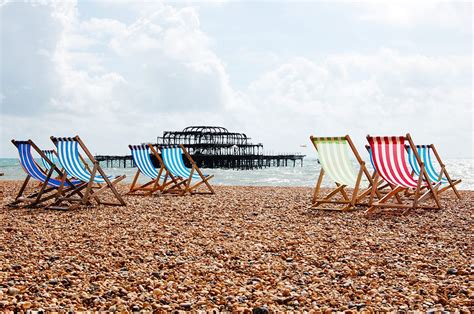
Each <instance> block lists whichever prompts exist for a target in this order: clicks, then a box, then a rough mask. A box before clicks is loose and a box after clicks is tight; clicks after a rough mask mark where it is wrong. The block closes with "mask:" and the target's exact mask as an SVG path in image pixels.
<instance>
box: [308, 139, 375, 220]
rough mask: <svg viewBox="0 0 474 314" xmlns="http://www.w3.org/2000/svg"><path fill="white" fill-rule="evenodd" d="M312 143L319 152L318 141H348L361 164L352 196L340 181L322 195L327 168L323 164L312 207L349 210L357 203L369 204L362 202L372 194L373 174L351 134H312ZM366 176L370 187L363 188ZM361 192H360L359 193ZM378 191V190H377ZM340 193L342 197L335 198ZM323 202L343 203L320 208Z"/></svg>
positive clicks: (346, 186)
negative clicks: (339, 135) (329, 135)
mask: <svg viewBox="0 0 474 314" xmlns="http://www.w3.org/2000/svg"><path fill="white" fill-rule="evenodd" d="M310 139H311V143H312V144H313V146H314V148H315V149H316V151H317V152H318V153H319V150H318V145H317V144H316V142H318V141H319V142H321V141H346V142H347V144H348V145H349V148H350V149H351V151H352V153H353V155H354V156H355V158H356V160H357V163H358V164H359V171H358V174H357V180H356V183H355V186H354V187H353V188H354V189H353V191H352V196H350V197H349V195H350V192H349V191H347V190H346V189H347V188H348V185H345V184H342V183H340V182H334V183H335V185H336V187H335V188H334V189H333V190H332V191H331V192H329V193H328V194H327V195H326V196H323V197H320V195H319V194H320V191H321V184H322V182H323V177H324V175H325V172H326V171H325V170H324V165H323V164H321V170H320V172H319V177H318V180H317V182H316V187H315V188H314V192H313V197H312V202H311V208H312V209H324V210H336V211H347V210H351V209H354V208H355V206H357V205H364V206H367V205H369V204H368V203H364V202H362V200H363V199H365V198H368V196H369V195H370V192H371V191H372V184H373V179H372V176H371V175H370V172H369V171H368V169H367V167H366V165H365V162H364V161H363V160H362V158H361V157H360V155H359V153H358V151H357V149H356V147H355V145H354V143H353V142H352V140H351V138H350V136H349V135H346V136H344V137H314V136H310ZM363 176H365V178H366V179H367V181H368V182H369V184H368V187H367V188H364V189H361V182H362V177H363ZM359 192H360V193H359ZM377 193H378V192H377ZM338 194H340V196H342V199H334V197H335V196H336V195H338ZM322 204H334V205H343V207H342V208H340V207H338V208H320V207H319V206H320V205H322Z"/></svg>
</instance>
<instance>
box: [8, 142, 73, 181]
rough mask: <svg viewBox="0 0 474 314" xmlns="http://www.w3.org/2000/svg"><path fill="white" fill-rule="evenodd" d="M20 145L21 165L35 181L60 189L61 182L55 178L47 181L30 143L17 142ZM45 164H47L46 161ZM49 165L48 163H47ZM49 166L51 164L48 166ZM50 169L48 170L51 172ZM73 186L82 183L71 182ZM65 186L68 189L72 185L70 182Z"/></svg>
mask: <svg viewBox="0 0 474 314" xmlns="http://www.w3.org/2000/svg"><path fill="white" fill-rule="evenodd" d="M17 143H18V145H17V147H18V152H19V154H20V165H21V167H22V168H23V170H25V172H26V173H27V174H28V175H30V176H31V177H32V178H33V179H35V180H38V181H40V182H41V183H46V184H47V185H49V186H53V187H56V188H58V187H60V186H61V180H57V179H54V178H49V179H48V180H47V176H46V174H45V173H44V172H43V170H42V169H41V168H39V167H38V165H37V164H36V162H35V160H34V158H33V155H32V154H31V145H30V144H29V143H28V142H17ZM43 162H46V161H45V160H44V161H43ZM46 163H47V162H46ZM48 166H49V164H48ZM50 168H51V167H49V169H50ZM49 169H48V170H49ZM71 182H72V184H74V185H76V184H79V183H80V181H71ZM64 186H65V187H68V186H70V184H69V183H68V182H64Z"/></svg>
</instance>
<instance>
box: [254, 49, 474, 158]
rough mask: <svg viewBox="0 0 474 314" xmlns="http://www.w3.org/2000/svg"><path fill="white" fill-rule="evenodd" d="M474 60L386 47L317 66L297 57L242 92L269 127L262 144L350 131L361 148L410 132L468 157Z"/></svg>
mask: <svg viewBox="0 0 474 314" xmlns="http://www.w3.org/2000/svg"><path fill="white" fill-rule="evenodd" d="M471 62H472V61H471V59H470V58H469V57H451V58H442V57H426V56H422V55H409V56H405V55H401V54H399V53H397V52H395V51H392V50H389V49H381V50H380V51H378V52H377V53H374V54H368V55H367V54H365V55H358V54H350V55H333V56H330V57H327V58H325V59H324V60H322V61H320V62H315V61H311V60H308V59H304V58H296V59H292V60H289V61H288V62H286V63H284V64H282V65H280V66H279V67H278V68H277V69H275V70H273V71H270V72H268V73H265V74H264V75H262V76H261V77H260V78H259V79H257V80H256V81H255V82H254V83H252V84H251V86H250V87H249V89H248V91H247V93H248V97H249V99H250V102H251V103H253V104H255V107H256V110H258V112H257V114H254V115H255V116H257V117H265V125H266V127H267V125H270V127H267V128H268V130H269V132H271V134H272V137H269V140H267V142H268V144H270V145H272V146H274V147H278V146H279V145H281V144H280V143H281V142H295V140H298V141H299V142H300V143H305V142H306V141H307V137H308V135H309V134H319V135H321V136H334V135H338V134H339V135H342V134H346V133H349V134H352V135H353V136H354V137H355V138H357V139H358V142H359V143H360V144H363V142H364V138H365V135H366V134H367V133H372V134H379V135H380V134H405V133H407V132H411V133H413V136H414V137H415V139H417V140H419V141H420V142H429V143H431V142H432V141H433V139H437V142H439V143H440V145H443V148H446V147H450V148H452V149H451V151H450V155H451V156H469V155H470V154H471V150H472V133H471V132H469V130H472V120H470V119H468V118H466V117H470V116H472V113H473V109H472V102H471V101H472V89H471V80H470V75H471V69H472V63H471ZM254 123H255V125H256V127H255V128H253V129H252V131H253V132H255V133H258V132H259V131H258V130H259V127H260V123H258V121H254ZM297 143H298V142H297ZM453 143H466V144H465V145H462V146H455V145H453ZM295 147H296V145H295Z"/></svg>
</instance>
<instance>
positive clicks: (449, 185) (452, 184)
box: [407, 144, 462, 199]
mask: <svg viewBox="0 0 474 314" xmlns="http://www.w3.org/2000/svg"><path fill="white" fill-rule="evenodd" d="M416 148H417V152H418V155H420V154H419V151H418V149H419V148H423V149H427V150H428V151H427V152H426V154H430V152H433V155H434V156H435V158H436V161H437V162H438V164H439V166H440V167H441V169H440V171H439V173H438V175H437V176H436V175H435V174H434V173H433V172H434V169H433V168H432V167H433V165H432V164H431V165H429V166H426V165H427V163H430V162H431V158H430V157H429V158H428V159H429V160H426V158H422V156H420V159H421V160H422V161H423V162H424V164H425V168H426V167H431V169H432V170H431V173H432V175H431V176H430V173H429V171H428V176H430V178H431V180H432V182H434V179H433V178H434V177H436V181H437V182H440V181H442V180H445V182H444V183H443V182H442V184H441V186H440V188H439V190H438V195H439V194H441V193H443V192H445V191H447V190H449V189H452V190H453V192H454V194H455V195H456V197H457V198H458V199H461V194H460V193H459V191H458V190H457V188H456V185H457V184H459V183H461V182H462V180H461V179H457V180H453V179H451V176H450V175H449V173H448V171H447V170H446V165H445V164H444V163H443V161H442V160H441V157H440V156H439V154H438V151H437V150H436V147H435V146H434V144H429V145H416ZM409 149H410V148H409V146H408V147H407V150H409ZM410 165H411V163H410ZM412 168H413V167H412ZM413 172H415V169H413ZM443 176H444V178H445V179H443Z"/></svg>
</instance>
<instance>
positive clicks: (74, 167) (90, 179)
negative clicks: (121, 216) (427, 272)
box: [50, 136, 126, 209]
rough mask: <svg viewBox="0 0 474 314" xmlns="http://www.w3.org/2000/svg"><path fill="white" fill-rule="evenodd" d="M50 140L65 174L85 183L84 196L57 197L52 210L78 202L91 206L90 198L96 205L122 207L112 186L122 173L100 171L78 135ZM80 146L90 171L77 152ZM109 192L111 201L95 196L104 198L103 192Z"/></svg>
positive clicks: (72, 206) (74, 204)
mask: <svg viewBox="0 0 474 314" xmlns="http://www.w3.org/2000/svg"><path fill="white" fill-rule="evenodd" d="M51 140H52V141H53V143H54V145H55V146H56V149H57V153H58V160H59V163H60V164H61V166H62V167H63V169H64V170H65V171H66V173H67V174H68V175H70V176H71V177H74V178H76V179H78V180H80V181H82V182H84V183H85V184H87V186H86V188H85V190H84V195H75V194H73V195H69V196H68V197H59V198H58V199H57V200H56V201H55V202H54V203H53V204H52V205H51V206H50V208H52V209H72V208H77V207H79V206H81V205H88V206H90V205H92V204H93V201H95V202H96V203H97V204H100V205H110V206H125V205H126V203H125V201H124V200H123V198H122V196H121V195H120V194H119V192H118V191H117V189H116V185H117V183H119V182H120V181H122V180H123V179H125V175H121V176H116V177H112V176H107V175H106V174H105V172H104V170H102V167H101V166H100V164H99V162H98V161H97V160H96V159H95V158H94V156H93V155H92V154H91V153H90V151H89V150H88V149H87V147H86V145H85V144H84V143H83V142H82V140H81V139H80V138H79V136H75V137H54V136H51ZM79 149H81V150H82V151H83V152H84V154H85V156H86V157H87V158H88V159H89V160H90V162H91V163H92V170H91V171H89V167H88V166H87V165H86V164H85V163H84V160H83V158H81V155H80V154H79ZM107 191H110V192H111V195H109V197H111V198H113V199H115V201H109V200H104V199H101V198H99V196H102V197H105V195H104V193H105V192H107Z"/></svg>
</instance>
